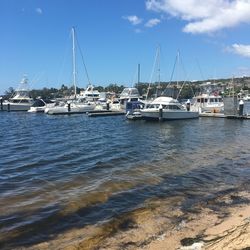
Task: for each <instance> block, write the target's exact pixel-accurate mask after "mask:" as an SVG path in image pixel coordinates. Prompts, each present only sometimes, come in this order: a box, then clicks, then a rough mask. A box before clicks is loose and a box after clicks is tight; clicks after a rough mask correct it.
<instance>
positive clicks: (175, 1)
mask: <svg viewBox="0 0 250 250" xmlns="http://www.w3.org/2000/svg"><path fill="white" fill-rule="evenodd" d="M146 8H147V9H148V10H152V11H156V12H163V13H166V14H168V15H170V16H173V17H176V18H180V19H182V20H185V21H187V22H188V23H187V25H186V26H185V27H184V28H183V31H184V32H188V33H212V32H215V31H219V30H221V29H224V28H230V27H234V26H237V25H239V24H241V23H250V0H206V1H204V0H185V1H183V0H147V1H146Z"/></svg>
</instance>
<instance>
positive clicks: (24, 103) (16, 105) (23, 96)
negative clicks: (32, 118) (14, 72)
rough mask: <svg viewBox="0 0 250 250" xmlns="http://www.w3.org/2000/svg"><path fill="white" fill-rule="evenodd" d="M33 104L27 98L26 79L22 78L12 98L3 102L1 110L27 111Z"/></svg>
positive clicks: (31, 99)
mask: <svg viewBox="0 0 250 250" xmlns="http://www.w3.org/2000/svg"><path fill="white" fill-rule="evenodd" d="M33 103H34V100H33V98H31V97H30V96H29V88H28V79H27V78H26V76H24V77H23V79H22V80H21V82H20V85H19V87H18V88H17V89H16V90H15V92H14V95H13V97H11V98H9V100H5V101H4V102H3V103H2V108H1V109H2V110H6V111H27V110H29V108H30V107H31V106H32V105H33Z"/></svg>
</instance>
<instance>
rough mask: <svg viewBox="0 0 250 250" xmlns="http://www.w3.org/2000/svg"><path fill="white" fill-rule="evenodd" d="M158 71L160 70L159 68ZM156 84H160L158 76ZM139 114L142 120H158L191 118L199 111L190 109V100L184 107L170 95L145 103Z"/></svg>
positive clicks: (197, 114) (196, 116) (196, 115)
mask: <svg viewBox="0 0 250 250" xmlns="http://www.w3.org/2000/svg"><path fill="white" fill-rule="evenodd" d="M177 60H179V52H178V54H177V57H176V61H177ZM176 61H175V64H176ZM175 64H174V65H175ZM158 71H159V72H160V70H158ZM159 75H160V74H159ZM172 76H173V74H172ZM172 76H171V79H172ZM170 82H171V81H170ZM170 82H169V84H170ZM177 85H178V81H177ZM158 86H160V78H159V84H158ZM177 87H178V86H177ZM141 115H142V118H143V119H144V120H158V121H164V120H181V119H193V118H198V117H199V113H198V112H197V111H191V110H190V102H188V103H187V105H186V107H184V106H183V105H182V104H181V103H180V102H179V101H178V100H177V99H175V98H173V97H170V96H159V97H157V98H156V99H154V100H153V101H152V102H151V103H150V104H149V105H147V106H146V107H145V108H143V109H142V110H141Z"/></svg>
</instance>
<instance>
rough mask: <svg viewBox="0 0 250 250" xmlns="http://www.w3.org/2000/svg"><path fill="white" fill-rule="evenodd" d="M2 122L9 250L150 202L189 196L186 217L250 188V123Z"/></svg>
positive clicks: (3, 236) (22, 117) (0, 209)
mask: <svg viewBox="0 0 250 250" xmlns="http://www.w3.org/2000/svg"><path fill="white" fill-rule="evenodd" d="M0 120H1V129H0V145H1V147H0V148H1V149H0V204H1V205H0V247H1V248H3V249H4V248H6V249H9V248H14V247H21V246H29V245H32V244H37V243H39V242H43V241H48V240H50V239H51V238H55V237H57V236H58V235H63V234H64V232H66V231H68V230H71V229H73V228H74V229H75V228H85V227H87V226H88V227H90V226H96V225H101V224H102V223H104V222H107V221H112V220H113V219H115V218H117V217H119V216H121V215H124V216H125V214H126V213H128V212H133V211H135V210H137V209H139V208H140V209H141V208H147V207H150V203H151V201H154V202H156V201H161V200H164V199H165V200H166V199H171V198H173V197H181V199H179V203H178V204H179V206H182V208H183V209H188V208H189V207H190V206H192V203H194V202H195V201H197V200H202V199H205V198H206V197H208V196H209V195H212V194H213V193H216V192H220V191H223V190H228V189H232V188H237V187H239V186H242V185H244V183H247V182H249V181H250V154H249V152H250V143H249V134H250V120H230V119H223V118H205V117H204V118H199V119H191V120H180V121H168V122H145V121H127V120H126V119H125V117H124V116H119V117H118V116H115V117H100V118H90V117H88V116H86V115H84V114H81V115H71V116H67V115H63V116H48V115H45V114H30V113H26V112H10V113H8V112H0ZM157 204H161V202H159V203H157ZM162 204H163V203H162ZM159 206H160V205H159ZM159 216H160V215H159Z"/></svg>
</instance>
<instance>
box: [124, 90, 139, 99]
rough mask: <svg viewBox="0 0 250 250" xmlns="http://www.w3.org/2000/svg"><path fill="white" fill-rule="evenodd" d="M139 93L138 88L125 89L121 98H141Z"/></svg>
mask: <svg viewBox="0 0 250 250" xmlns="http://www.w3.org/2000/svg"><path fill="white" fill-rule="evenodd" d="M139 96H140V94H139V91H138V89H137V88H124V89H123V91H122V93H121V94H120V98H128V97H139Z"/></svg>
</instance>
